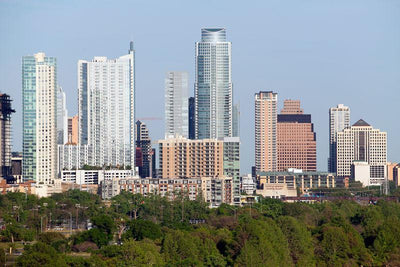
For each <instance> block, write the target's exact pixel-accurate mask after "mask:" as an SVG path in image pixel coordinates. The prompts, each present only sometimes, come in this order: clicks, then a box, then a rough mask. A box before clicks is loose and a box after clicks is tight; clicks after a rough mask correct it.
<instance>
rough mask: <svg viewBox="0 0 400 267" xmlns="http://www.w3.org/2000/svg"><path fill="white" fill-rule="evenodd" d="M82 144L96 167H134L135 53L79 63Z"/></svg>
mask: <svg viewBox="0 0 400 267" xmlns="http://www.w3.org/2000/svg"><path fill="white" fill-rule="evenodd" d="M78 99H79V105H78V114H79V127H78V128H79V144H81V145H90V146H92V147H93V154H94V156H93V159H94V165H95V166H99V167H102V166H104V165H106V166H131V167H132V169H133V168H134V165H135V50H134V49H133V42H131V43H130V49H129V51H128V54H127V55H124V56H121V57H119V58H117V59H107V58H106V57H94V59H93V60H92V61H86V60H79V62H78Z"/></svg>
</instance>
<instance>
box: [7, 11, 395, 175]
mask: <svg viewBox="0 0 400 267" xmlns="http://www.w3.org/2000/svg"><path fill="white" fill-rule="evenodd" d="M1 5H7V4H4V3H2V4H1ZM9 5H12V4H9ZM16 5H17V4H16ZM32 5H34V6H35V5H36V6H42V5H45V4H32ZM160 5H162V4H160ZM217 5H218V4H217ZM278 6H279V5H278ZM355 6H356V5H354V6H352V5H350V7H347V8H355ZM367 6H368V8H365V7H363V8H362V9H361V11H359V12H361V13H362V14H363V15H365V16H364V17H363V16H361V18H360V19H359V20H356V21H353V23H350V29H352V30H355V29H357V25H358V27H361V24H362V23H361V22H365V23H367V20H368V17H369V16H376V15H380V16H382V14H383V13H385V12H393V11H390V10H389V8H388V7H383V6H381V5H379V4H378V3H374V4H369V5H367ZM357 7H359V6H357ZM395 7H397V8H398V6H395ZM142 8H143V6H142ZM318 8H319V9H318ZM321 8H322V7H320V6H318V5H317V7H315V6H314V11H315V9H318V11H319V12H321V14H318V15H317V14H316V13H313V12H310V13H311V15H313V16H312V17H311V19H310V20H311V21H312V20H315V19H316V18H321V16H322V14H324V12H327V11H326V10H324V9H323V8H322V10H320V9H321ZM374 8H375V9H374ZM2 10H5V9H2ZM343 10H344V6H343V5H342V6H340V4H337V8H336V9H335V10H333V11H332V13H335V12H338V13H339V14H341V11H343ZM352 10H353V9H352ZM397 10H398V9H397ZM11 11H12V9H11ZM302 11H303V12H300V15H297V17H296V18H299V17H302V15H303V19H304V15H305V14H304V13H307V12H306V11H304V10H302ZM384 11H385V12H384ZM31 12H33V13H34V12H35V8H33V9H32V10H31ZM244 12H248V10H247V9H246V8H244ZM378 12H381V13H378ZM278 13H279V12H278ZM328 13H329V12H328ZM350 13H351V12H350ZM11 14H12V12H11ZM31 14H32V13H29V12H28V17H29V16H31ZM67 14H68V13H67ZM385 14H386V13H385ZM215 15H216V14H214V13H213V14H212V15H210V17H209V20H207V19H203V20H200V22H199V23H196V25H193V23H190V25H188V26H182V28H180V29H179V30H176V29H175V30H173V31H172V33H169V35H171V36H169V37H165V36H163V35H162V32H155V33H152V36H153V37H152V38H157V37H158V38H160V37H161V38H163V40H165V42H167V44H168V45H172V44H171V42H172V41H174V39H176V38H178V39H179V42H178V43H179V48H178V49H182V50H183V52H184V53H182V55H179V53H177V52H176V51H175V52H174V53H171V57H172V58H174V57H178V59H177V60H176V61H174V60H171V59H170V58H169V57H162V58H160V59H158V60H160V62H161V67H159V68H156V69H155V70H154V71H151V72H150V71H149V70H150V68H154V63H156V62H158V61H157V60H154V57H152V56H151V53H149V50H147V49H146V48H145V46H147V45H150V43H151V42H149V40H148V39H147V38H145V37H146V34H147V35H148V32H147V31H146V30H143V29H140V28H139V26H137V27H136V28H137V29H138V30H134V31H136V32H135V33H136V35H134V38H131V36H130V34H129V33H127V32H126V31H125V32H124V33H123V34H122V32H123V31H122V30H121V32H119V33H117V36H118V38H117V40H113V42H112V43H111V42H110V41H107V40H106V42H105V44H104V45H103V46H99V47H95V48H94V49H93V51H89V50H88V49H86V50H85V48H82V47H92V48H93V46H94V44H95V43H96V42H97V41H96V37H91V38H86V39H84V42H83V43H81V44H80V45H81V46H82V47H80V48H77V47H76V46H72V47H71V48H70V47H69V48H68V49H67V50H68V52H65V51H63V50H62V49H60V45H59V44H58V43H57V42H55V45H51V43H50V44H47V43H44V42H43V41H38V40H35V39H34V40H33V42H32V43H29V42H28V43H26V44H25V43H24V42H23V41H22V42H20V43H21V44H23V45H21V44H18V45H17V49H13V51H12V52H13V53H11V55H4V57H5V59H6V60H5V61H4V62H2V63H0V70H1V71H0V72H1V73H2V74H1V75H2V76H1V78H2V80H3V81H4V84H3V87H2V88H1V90H2V92H4V93H8V94H10V95H11V98H12V99H13V101H14V103H13V104H14V108H15V109H16V114H14V116H13V134H14V136H13V142H14V147H13V151H22V146H21V144H22V138H21V137H22V134H21V133H22V131H21V122H22V105H21V99H22V97H21V92H20V90H17V89H19V88H21V86H20V85H19V82H20V79H16V80H11V78H14V79H15V77H20V73H18V72H19V71H20V66H19V64H20V61H21V57H22V56H23V55H29V54H34V53H36V52H38V51H44V52H45V53H46V54H47V55H48V56H51V57H56V58H57V61H58V62H57V63H58V65H59V70H58V77H57V78H58V80H59V85H60V86H61V87H63V88H64V90H65V91H66V93H67V109H68V111H69V112H70V114H71V115H74V114H76V113H77V109H76V105H77V103H75V102H76V99H77V98H76V96H77V89H76V84H77V82H76V75H77V74H76V63H77V60H76V58H92V57H93V56H107V57H116V56H118V55H120V54H122V53H123V52H124V50H125V47H126V43H127V41H129V40H130V39H133V41H134V42H135V45H136V50H137V57H138V60H139V58H140V60H139V62H140V64H139V63H138V65H137V72H138V74H137V77H138V81H140V82H138V86H137V99H138V102H139V103H138V107H137V109H136V110H137V114H138V116H137V117H149V116H155V117H163V109H162V105H161V107H158V106H159V105H160V103H162V101H163V89H164V87H163V78H164V73H165V71H164V69H163V68H167V70H168V69H183V70H188V71H189V77H190V81H191V82H190V83H189V95H192V93H193V90H192V89H193V84H194V83H193V80H194V79H193V78H194V75H193V73H194V60H193V50H194V49H193V47H194V42H195V41H197V40H198V35H199V32H200V29H201V28H203V27H207V26H209V25H216V26H220V27H224V28H226V29H227V33H228V39H229V41H232V43H233V44H232V55H233V56H232V58H233V59H232V61H233V63H232V64H233V67H232V69H233V72H234V73H233V75H232V77H233V83H234V84H235V87H234V92H235V97H234V99H235V102H236V100H240V102H241V123H240V125H241V142H242V148H243V149H242V154H241V155H242V157H241V164H242V168H241V169H242V173H246V172H250V170H249V168H250V166H252V165H253V164H254V157H253V156H252V155H254V153H253V152H252V147H253V142H254V141H253V137H254V134H253V133H252V132H251V131H252V129H253V128H254V120H253V119H252V118H253V114H252V113H253V111H254V106H253V105H254V102H253V101H252V97H253V96H254V93H256V92H257V91H259V90H267V91H269V90H273V91H274V92H277V93H278V95H279V99H280V100H283V99H286V98H293V99H300V100H301V102H302V103H303V108H304V109H306V110H307V111H308V113H310V114H312V115H313V123H314V125H315V128H316V130H315V131H316V133H317V142H318V144H317V147H318V169H320V170H325V169H326V167H327V166H326V162H327V158H328V148H329V138H328V136H329V130H328V127H329V120H328V110H329V108H330V107H332V106H336V105H337V104H339V103H343V104H345V105H346V106H349V107H350V108H351V110H352V118H353V121H351V123H354V122H355V121H356V120H358V119H360V118H362V119H364V120H366V121H368V122H370V123H371V125H374V127H376V128H379V129H381V130H382V131H385V132H387V133H388V153H389V154H388V160H389V161H398V158H399V156H400V155H399V153H400V152H398V151H400V150H399V149H398V148H399V142H400V141H398V140H396V135H397V133H398V132H399V126H398V124H396V123H393V122H394V119H395V118H396V112H398V111H397V110H396V109H395V108H394V106H395V104H396V103H399V101H398V98H399V96H398V94H397V95H396V94H395V93H396V91H398V90H399V83H398V79H399V78H398V77H395V76H394V75H395V74H396V73H397V74H398V71H397V70H398V69H399V63H398V62H400V60H399V58H400V54H399V52H393V51H392V50H390V49H392V48H393V49H394V48H398V46H396V45H393V42H394V44H396V42H397V41H398V37H389V35H390V34H392V33H394V29H392V28H391V27H387V26H388V25H386V24H385V25H386V28H385V30H384V32H382V33H381V32H380V31H377V29H376V26H375V28H374V27H372V28H370V29H366V28H367V27H366V26H362V27H361V29H362V30H363V32H362V33H358V34H359V35H360V36H359V37H360V38H358V39H357V38H356V37H357V36H355V37H353V36H350V35H349V34H350V33H351V30H350V31H345V33H346V34H345V35H344V36H346V37H347V38H348V40H345V41H343V40H342V41H338V40H337V38H338V33H337V32H335V31H334V32H333V33H336V35H335V34H333V35H332V36H328V35H324V34H323V33H321V32H320V31H318V30H321V29H322V27H321V28H320V27H318V26H314V27H313V28H312V31H304V32H303V33H307V34H308V35H306V37H308V38H310V37H313V36H311V33H312V32H313V31H314V30H317V32H318V33H319V34H320V38H315V39H313V38H311V39H310V40H307V41H305V39H302V37H299V36H298V34H295V32H294V31H293V30H292V31H290V32H289V33H291V34H293V35H294V36H292V37H291V38H293V37H296V36H297V38H299V39H295V40H296V42H295V43H291V44H290V42H284V43H285V45H286V46H284V47H283V49H282V50H280V49H278V44H269V45H267V47H266V51H265V50H263V49H261V48H262V46H258V45H256V44H252V45H253V48H252V49H251V50H256V51H258V52H259V53H260V56H262V57H261V58H260V59H259V58H256V57H255V56H256V54H255V51H250V50H245V52H246V53H244V52H243V47H246V46H245V45H244V42H245V41H248V40H249V39H250V40H252V41H253V42H254V41H257V40H258V39H263V38H264V40H266V37H265V36H264V37H263V36H262V35H260V36H257V35H246V31H245V29H244V28H246V27H245V26H247V27H248V26H249V23H247V24H245V25H244V26H240V25H237V24H236V25H235V23H234V22H233V21H232V20H231V19H226V18H225V21H224V19H216V17H215ZM6 16H8V14H6ZM125 16H126V15H125ZM67 17H68V16H67ZM345 18H347V20H346V22H348V23H349V22H351V20H350V18H348V17H346V16H345ZM388 18H391V17H390V16H388ZM61 19H62V18H61ZM64 19H65V18H64ZM273 19H275V20H276V21H279V20H277V18H275V17H273ZM380 19H381V20H379V21H378V22H379V23H389V22H391V23H392V22H393V21H389V20H387V19H386V18H384V17H380ZM392 19H393V18H392ZM331 20H332V19H331ZM328 21H330V20H328ZM382 21H384V22H382ZM251 22H254V19H253V20H251ZM323 22H325V23H322V24H323V25H324V26H327V24H329V23H327V21H323ZM115 23H117V24H121V21H118V20H117V21H116V22H115ZM304 23H305V22H304V21H303V22H302V23H300V24H301V25H303V26H304ZM374 23H376V20H375V21H374ZM379 23H378V24H379ZM56 24H57V23H56ZM250 24H251V23H250ZM306 24H307V23H306ZM113 25H116V24H113ZM137 25H139V24H137ZM289 26H293V21H292V24H290V23H288V24H286V25H284V27H286V30H288V29H290V27H289ZM328 26H329V25H328ZM280 27H282V25H281V26H280ZM364 27H365V28H364ZM28 28H29V27H28ZM161 28H163V27H161ZM339 28H340V29H342V30H345V29H344V28H343V27H339ZM0 29H1V30H2V32H3V31H4V32H5V33H6V34H7V30H5V29H4V28H3V27H2V28H0ZM329 29H330V30H334V29H333V28H332V27H331V28H329ZM266 31H267V32H269V31H272V33H273V34H272V36H271V35H270V36H269V38H270V39H271V40H273V41H275V42H276V40H277V39H276V37H280V38H278V40H277V41H278V42H277V43H280V44H281V45H282V42H283V41H285V38H284V36H281V35H280V34H277V33H276V32H275V31H276V29H275V30H274V29H273V26H271V28H270V29H269V30H268V29H267V30H266ZM392 31H393V32H392ZM378 32H379V36H381V37H384V38H381V39H383V40H382V41H381V42H382V43H380V42H378V41H377V40H376V39H377V37H376V36H377V34H378ZM22 33H24V31H22ZM67 33H68V31H67ZM182 33H184V34H182ZM253 33H254V32H253ZM329 33H330V34H331V33H332V32H330V31H329ZM368 33H374V34H375V35H374V37H370V38H371V39H373V40H374V43H373V44H372V45H371V44H370V43H368V42H367V41H366V39H365V38H366V36H367V35H368ZM69 34H71V33H69ZM78 34H79V31H78ZM110 34H112V32H111V29H108V31H107V30H106V36H109V35H110ZM179 34H180V36H179ZM286 34H287V33H286ZM321 34H322V35H321ZM22 35H23V34H22ZM285 36H286V35H285ZM321 36H322V37H324V38H326V39H325V40H324V39H323V38H322V37H321ZM339 36H341V35H339ZM6 37H7V35H6ZM19 38H21V37H19ZM102 38H104V37H102ZM274 38H275V39H274ZM335 38H336V39H335ZM339 39H340V38H339ZM22 40H23V39H22ZM101 40H103V39H101ZM290 40H292V39H290ZM318 40H319V41H320V42H321V44H318ZM389 40H392V41H389ZM11 41H12V38H6V42H5V44H3V46H5V47H6V48H7V45H9V47H13V46H10V45H11V44H13V43H12V42H11ZM260 41H261V40H260ZM286 41H288V40H286ZM357 41H358V42H357ZM353 42H354V43H353ZM361 43H362V44H363V46H360V45H356V44H361ZM389 43H392V45H389ZM57 44H58V45H57ZM82 44H83V45H82ZM182 44H183V45H182ZM345 44H348V45H349V47H346V48H347V49H344V46H343V45H345ZM379 44H380V45H381V46H383V45H385V50H387V51H382V53H383V54H384V55H386V57H384V58H383V59H380V60H378V59H375V56H376V55H377V54H376V52H375V51H376V47H375V46H376V45H379ZM64 46H65V44H63V47H64ZM353 46H354V47H353ZM387 46H389V49H388V47H387ZM65 47H66V46H65ZM150 47H151V48H153V49H154V46H152V45H150ZM165 47H168V48H169V46H165ZM255 48H258V49H255ZM285 49H286V50H285ZM296 49H298V50H300V51H298V50H296ZM313 49H316V50H313ZM323 49H328V50H329V51H331V52H332V51H333V52H335V53H334V54H335V56H336V57H338V54H339V53H340V52H342V51H343V49H344V52H345V53H344V54H345V56H343V57H342V58H340V57H339V58H337V59H335V58H334V57H333V56H329V55H328V54H326V51H324V52H322V50H323ZM3 50H4V49H3ZM6 50H7V49H6ZM14 50H15V51H14ZM64 50H65V48H64ZM268 50H269V52H268ZM360 50H361V51H360ZM273 51H275V52H276V51H278V53H277V55H274V53H272V52H273ZM285 51H286V52H287V51H289V52H290V53H289V54H290V55H291V59H288V57H287V56H285V55H283V52H285ZM296 51H297V52H296ZM310 51H312V52H310ZM294 52H295V53H294ZM373 52H375V53H373ZM3 53H4V52H3ZM69 53H71V54H69ZM393 53H395V54H393ZM241 54H242V55H241ZM389 54H390V57H391V58H390V59H389V58H388V57H389ZM68 55H69V56H68ZM70 55H73V56H72V57H71V56H70ZM157 55H159V54H157ZM393 55H394V57H393ZM244 56H246V57H247V58H245V57H244ZM307 56H310V58H307ZM379 56H380V57H381V54H379ZM361 57H362V60H359V59H360V58H361ZM11 58H14V61H15V62H12V63H10V59H11ZM147 58H150V60H149V61H150V63H145V61H146V59H147ZM183 58H184V59H183ZM306 58H307V62H306V63H307V64H306V65H305V67H306V68H305V70H300V69H299V66H300V65H301V64H300V62H303V61H304V60H305V59H306ZM345 59H346V60H347V61H346V62H345V63H346V64H344V63H343V62H340V61H341V60H345ZM277 60H280V61H283V62H284V63H282V64H277ZM357 60H358V61H357ZM383 61H384V62H385V64H384V65H382V62H383ZM260 62H261V63H260ZM379 62H381V63H379ZM387 62H391V65H390V64H389V66H387ZM395 62H396V63H395ZM249 63H250V64H249ZM251 64H253V65H251ZM285 64H286V65H285ZM291 64H293V65H291ZM363 64H364V66H363ZM365 64H366V65H365ZM379 64H380V65H379ZM242 65H243V66H242ZM349 65H350V66H349ZM375 65H376V67H374V66H375ZM61 66H62V67H61ZM249 66H250V67H251V68H250V71H248V72H246V71H244V70H245V68H249ZM257 66H258V67H259V68H257ZM321 66H322V71H321V68H320V67H321ZM379 66H381V67H379ZM271 68H274V69H275V70H272V69H271ZM317 68H318V69H319V70H317ZM324 68H326V69H324ZM357 68H358V69H359V70H358V71H357V70H356V69H357ZM380 68H383V70H386V72H385V73H384V71H380ZM388 68H389V69H388ZM160 69H163V71H159V70H160ZM388 70H389V71H388ZM14 72H15V73H14ZM346 72H351V73H352V74H353V75H349V74H346ZM139 73H140V74H139ZM311 74H312V75H311ZM148 75H151V76H153V77H157V78H154V79H153V80H151V79H150V78H149V77H150V76H148ZM302 75H303V76H305V78H304V77H301V76H302ZM318 75H320V76H321V77H320V78H318V77H316V76H318ZM371 76H372V77H371ZM150 80H151V81H150ZM160 81H161V82H160ZM396 83H397V84H396ZM321 88H322V89H321ZM385 89H386V90H385ZM149 90H150V91H151V95H155V98H150V95H149V94H148V93H147V95H146V91H149ZM363 92H370V93H369V94H370V96H368V95H367V94H365V93H364V95H362V93H363ZM377 93H379V94H380V96H381V97H380V98H377V97H374V95H376V94H377ZM360 95H362V97H365V98H363V101H362V102H363V103H362V104H358V103H357V102H361V101H360ZM153 101H154V103H155V104H156V105H151V103H153ZM316 102H318V103H316ZM282 103H283V102H282V101H278V109H280V108H279V107H281V106H282ZM367 105H370V106H371V108H367ZM147 106H149V107H147ZM154 107H156V108H154ZM146 123H147V124H148V126H149V129H150V132H151V133H152V135H153V136H152V139H153V140H158V139H162V138H163V137H162V136H163V133H164V130H163V128H164V125H163V123H162V122H160V121H159V122H146Z"/></svg>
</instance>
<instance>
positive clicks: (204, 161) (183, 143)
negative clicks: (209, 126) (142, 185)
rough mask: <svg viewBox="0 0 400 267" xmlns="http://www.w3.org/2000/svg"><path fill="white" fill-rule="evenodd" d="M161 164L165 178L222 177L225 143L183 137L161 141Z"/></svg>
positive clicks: (161, 173) (162, 174) (161, 172)
mask: <svg viewBox="0 0 400 267" xmlns="http://www.w3.org/2000/svg"><path fill="white" fill-rule="evenodd" d="M159 162H160V172H159V174H160V175H161V177H163V178H194V177H222V176H223V175H224V142H223V141H222V140H215V139H202V140H190V139H186V138H183V137H177V138H171V139H166V140H160V141H159Z"/></svg>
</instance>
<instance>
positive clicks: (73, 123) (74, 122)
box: [68, 115, 79, 145]
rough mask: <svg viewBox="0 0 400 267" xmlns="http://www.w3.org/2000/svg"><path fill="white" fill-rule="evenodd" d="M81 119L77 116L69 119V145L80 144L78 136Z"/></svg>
mask: <svg viewBox="0 0 400 267" xmlns="http://www.w3.org/2000/svg"><path fill="white" fill-rule="evenodd" d="M78 125H79V117H78V115H75V116H73V117H68V144H71V145H77V144H78V142H79V135H78Z"/></svg>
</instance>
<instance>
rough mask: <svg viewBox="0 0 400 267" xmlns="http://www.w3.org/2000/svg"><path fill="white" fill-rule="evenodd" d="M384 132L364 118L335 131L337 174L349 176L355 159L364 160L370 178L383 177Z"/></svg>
mask: <svg viewBox="0 0 400 267" xmlns="http://www.w3.org/2000/svg"><path fill="white" fill-rule="evenodd" d="M386 142H387V141H386V132H381V131H380V130H379V129H374V128H372V126H371V125H369V124H368V123H366V122H365V121H364V120H359V121H357V122H356V123H354V124H353V126H351V127H348V128H345V129H344V130H343V131H341V132H338V133H337V156H336V162H337V169H336V173H337V176H340V177H350V176H351V166H352V164H353V163H354V162H355V161H361V162H366V163H367V164H368V165H369V166H370V168H371V178H380V177H385V173H386V163H387V143H386Z"/></svg>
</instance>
